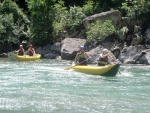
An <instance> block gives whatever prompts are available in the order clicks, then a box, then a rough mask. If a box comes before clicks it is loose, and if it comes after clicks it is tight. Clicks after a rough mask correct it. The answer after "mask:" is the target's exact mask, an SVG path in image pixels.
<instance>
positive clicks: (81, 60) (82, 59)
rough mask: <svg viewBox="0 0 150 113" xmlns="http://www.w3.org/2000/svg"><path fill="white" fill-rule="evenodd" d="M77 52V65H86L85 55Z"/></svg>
mask: <svg viewBox="0 0 150 113" xmlns="http://www.w3.org/2000/svg"><path fill="white" fill-rule="evenodd" d="M77 54H78V61H79V65H87V62H86V57H85V55H84V53H81V52H78V53H77Z"/></svg>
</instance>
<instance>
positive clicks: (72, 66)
mask: <svg viewBox="0 0 150 113" xmlns="http://www.w3.org/2000/svg"><path fill="white" fill-rule="evenodd" d="M88 59H89V58H88ZM88 59H86V60H84V61H82V62H80V63H79V64H81V63H83V62H85V61H87V60H88ZM79 64H76V65H74V66H71V67H68V68H65V69H64V70H69V69H71V68H73V67H75V66H77V65H79Z"/></svg>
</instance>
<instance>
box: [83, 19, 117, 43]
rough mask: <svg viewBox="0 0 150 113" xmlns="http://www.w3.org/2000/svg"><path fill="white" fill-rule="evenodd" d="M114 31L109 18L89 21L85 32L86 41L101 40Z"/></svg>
mask: <svg viewBox="0 0 150 113" xmlns="http://www.w3.org/2000/svg"><path fill="white" fill-rule="evenodd" d="M114 32H116V29H115V27H114V25H113V24H112V21H111V20H106V21H105V22H102V21H100V20H98V21H96V22H94V23H91V25H90V27H89V30H88V31H87V32H86V34H87V39H88V41H96V40H103V39H104V38H106V37H107V36H109V35H110V34H113V33H114Z"/></svg>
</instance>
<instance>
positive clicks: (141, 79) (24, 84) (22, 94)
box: [0, 58, 150, 113]
mask: <svg viewBox="0 0 150 113" xmlns="http://www.w3.org/2000/svg"><path fill="white" fill-rule="evenodd" d="M0 65H1V66H0V84H1V85H0V113H149V111H150V66H141V65H122V66H121V67H120V70H119V72H120V73H118V74H117V76H115V77H103V76H96V75H88V74H83V73H79V72H74V71H73V70H71V69H70V70H64V69H65V68H66V67H70V64H69V62H68V61H59V60H48V59H45V60H44V59H41V60H39V61H34V62H33V61H32V62H14V61H9V60H8V59H7V58H5V59H0Z"/></svg>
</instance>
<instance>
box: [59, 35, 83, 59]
mask: <svg viewBox="0 0 150 113" xmlns="http://www.w3.org/2000/svg"><path fill="white" fill-rule="evenodd" d="M85 44H86V40H85V39H79V38H65V39H64V40H63V41H62V47H61V58H62V59H67V60H73V59H74V58H75V55H76V53H77V51H78V50H79V47H80V46H81V45H83V46H84V45H85Z"/></svg>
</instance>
